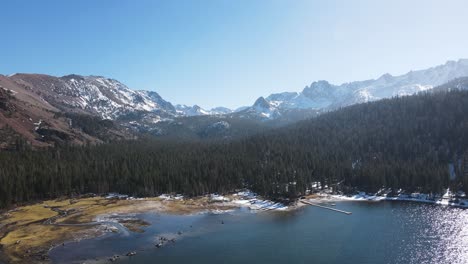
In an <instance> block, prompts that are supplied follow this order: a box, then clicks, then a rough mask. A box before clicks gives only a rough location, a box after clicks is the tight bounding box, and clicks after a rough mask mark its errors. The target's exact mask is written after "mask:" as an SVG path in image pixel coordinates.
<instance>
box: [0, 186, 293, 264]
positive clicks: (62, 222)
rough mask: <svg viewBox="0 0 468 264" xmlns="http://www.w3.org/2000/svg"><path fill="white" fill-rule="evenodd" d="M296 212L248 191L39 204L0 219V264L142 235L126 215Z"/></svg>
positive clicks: (46, 258)
mask: <svg viewBox="0 0 468 264" xmlns="http://www.w3.org/2000/svg"><path fill="white" fill-rule="evenodd" d="M296 207H297V206H295V205H292V206H285V205H283V204H281V203H277V202H273V201H270V200H266V199H262V198H261V197H260V196H258V195H256V194H255V193H253V192H251V191H249V190H245V191H242V192H237V193H231V194H228V195H225V196H223V195H218V194H210V195H205V196H200V197H193V198H185V197H183V196H182V195H167V194H163V195H160V196H159V197H147V198H133V197H129V196H126V195H120V194H109V195H107V196H105V197H102V196H95V195H93V196H91V197H89V196H85V197H83V198H71V199H70V198H66V199H64V198H61V199H56V200H48V201H42V202H38V203H34V204H28V205H24V206H20V207H16V208H13V209H11V210H8V211H5V212H3V213H2V214H0V263H1V261H6V263H50V259H49V252H50V251H51V250H53V249H54V248H56V247H58V246H60V245H64V243H70V242H77V241H80V240H83V239H90V238H96V237H99V236H102V235H106V234H108V233H112V232H122V230H124V231H125V232H144V229H142V227H144V226H147V225H149V223H145V222H144V221H141V219H127V218H125V215H129V214H139V213H146V212H154V213H162V214H173V215H191V214H204V213H214V214H220V213H228V212H230V211H232V210H235V209H239V208H247V209H249V210H251V211H252V212H254V213H257V212H265V211H287V210H294V209H295V208H296ZM119 216H122V217H119ZM1 257H3V258H1Z"/></svg>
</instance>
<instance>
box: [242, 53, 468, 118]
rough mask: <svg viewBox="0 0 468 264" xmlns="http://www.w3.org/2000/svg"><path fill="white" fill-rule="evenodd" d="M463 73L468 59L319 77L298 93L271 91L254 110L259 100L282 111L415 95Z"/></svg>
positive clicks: (274, 109)
mask: <svg viewBox="0 0 468 264" xmlns="http://www.w3.org/2000/svg"><path fill="white" fill-rule="evenodd" d="M463 76H468V59H459V60H457V61H447V62H446V63H445V64H442V65H439V66H435V67H431V68H428V69H424V70H416V71H409V72H408V73H406V74H403V75H399V76H393V75H391V74H390V73H386V74H383V75H382V76H380V77H379V78H378V79H370V80H364V81H355V82H349V83H343V84H340V85H334V84H331V83H329V82H328V81H326V80H319V81H315V82H313V83H311V84H310V85H309V86H306V87H305V88H304V89H303V90H302V92H300V93H298V94H294V93H287V92H286V93H276V94H271V95H270V96H268V97H266V98H263V97H261V98H262V99H263V100H261V98H259V99H257V101H256V102H255V103H254V105H253V106H252V107H251V111H254V110H255V108H256V107H257V105H259V104H261V105H263V106H264V108H265V107H266V106H267V105H269V106H270V111H277V112H278V113H280V114H281V113H284V112H285V111H291V110H307V109H310V110H313V111H328V110H333V109H337V108H340V107H343V106H348V105H351V104H356V103H364V102H369V101H375V100H379V99H383V98H390V97H394V96H405V95H412V94H415V93H418V92H421V91H426V90H429V89H432V88H433V87H435V86H438V85H441V84H443V83H446V82H448V81H450V80H453V79H456V78H459V77H463ZM259 100H260V101H259ZM278 116H279V115H278Z"/></svg>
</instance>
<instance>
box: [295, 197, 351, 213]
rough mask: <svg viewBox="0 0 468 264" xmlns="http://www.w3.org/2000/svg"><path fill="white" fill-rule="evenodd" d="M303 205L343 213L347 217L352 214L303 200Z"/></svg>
mask: <svg viewBox="0 0 468 264" xmlns="http://www.w3.org/2000/svg"><path fill="white" fill-rule="evenodd" d="M301 203H303V204H307V205H311V206H316V207H320V208H323V209H328V210H332V211H335V212H338V213H342V214H347V215H350V214H352V213H351V212H346V211H343V210H338V209H335V208H331V207H327V206H323V205H319V204H316V203H311V202H309V201H304V200H301Z"/></svg>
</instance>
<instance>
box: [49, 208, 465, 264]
mask: <svg viewBox="0 0 468 264" xmlns="http://www.w3.org/2000/svg"><path fill="white" fill-rule="evenodd" d="M336 208H337V209H342V210H345V211H351V212H352V215H345V214H341V213H337V212H333V211H329V210H325V209H321V208H316V207H311V206H304V207H302V208H300V209H298V210H295V211H290V212H272V211H270V212H259V213H251V212H249V211H247V210H236V211H234V212H230V213H226V214H198V215H191V216H175V215H162V214H155V213H147V214H142V215H139V217H141V218H144V219H145V220H147V221H148V222H151V223H152V225H151V226H149V227H147V228H145V232H144V233H132V232H128V233H118V234H109V235H106V236H103V237H100V238H96V239H89V240H84V241H81V242H77V243H69V244H66V245H65V246H64V247H58V248H57V249H55V250H53V251H52V252H51V258H52V261H53V263H83V262H84V261H85V260H86V259H95V258H101V259H102V258H103V257H105V256H112V255H115V254H118V255H125V253H127V252H129V251H136V252H137V255H136V256H133V257H130V258H121V259H119V260H118V261H117V262H116V263H133V264H141V263H195V264H196V263H372V264H374V263H405V264H406V263H410V264H411V263H415V264H416V263H459V264H461V263H468V210H463V209H457V208H448V207H442V206H436V205H429V204H420V203H410V202H388V201H385V202H375V203H367V202H337V203H336ZM223 223H224V224H223ZM179 231H180V232H181V234H178V232H179ZM161 235H162V236H167V237H175V238H176V242H175V243H167V244H166V245H165V246H163V247H162V248H156V247H155V246H154V245H155V244H156V243H157V242H156V241H158V237H159V236H161Z"/></svg>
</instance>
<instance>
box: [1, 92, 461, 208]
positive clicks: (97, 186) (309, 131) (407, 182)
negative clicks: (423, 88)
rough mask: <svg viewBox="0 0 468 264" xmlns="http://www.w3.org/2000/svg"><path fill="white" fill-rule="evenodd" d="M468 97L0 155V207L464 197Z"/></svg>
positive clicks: (426, 98) (420, 99) (391, 102)
mask: <svg viewBox="0 0 468 264" xmlns="http://www.w3.org/2000/svg"><path fill="white" fill-rule="evenodd" d="M467 132H468V92H466V91H457V90H454V91H450V92H431V93H423V94H419V95H415V96H406V97H397V98H392V99H385V100H381V101H378V102H371V103H364V104H359V105H354V106H350V107H346V108H343V109H340V110H337V111H334V112H329V113H324V114H322V115H319V116H318V117H316V118H312V119H310V120H306V121H302V122H299V123H296V124H293V125H290V126H287V127H284V128H280V129H275V130H271V131H268V132H263V133H261V134H257V135H254V136H250V137H246V138H242V139H236V140H232V141H225V142H197V141H193V142H190V141H185V142H176V141H162V140H158V139H154V138H144V139H142V140H134V141H122V142H118V143H108V144H101V145H95V146H61V147H55V148H47V149H31V148H29V147H28V145H27V144H25V143H24V142H18V143H17V144H18V147H17V150H14V151H3V152H1V153H0V207H2V208H5V207H8V206H10V205H13V204H18V203H25V202H28V201H35V200H43V199H51V198H55V197H58V196H64V195H65V196H67V195H72V194H82V193H98V194H99V193H106V192H118V193H123V194H128V195H132V196H139V197H141V196H156V195H159V194H161V193H181V194H184V195H187V196H196V195H203V194H208V193H227V192H231V191H234V190H236V189H240V188H249V189H251V190H253V191H254V192H256V193H258V194H260V195H262V196H265V197H269V198H297V197H300V196H301V195H304V194H305V193H306V191H307V190H310V189H312V185H313V184H316V183H317V182H319V183H320V186H329V187H331V186H332V187H333V188H334V189H335V190H336V191H342V192H345V193H346V192H352V191H354V190H356V189H359V190H362V191H368V192H372V191H377V190H379V189H381V188H383V187H385V188H392V189H395V190H396V189H399V188H403V189H405V190H408V191H419V192H423V193H443V192H444V189H446V188H449V187H450V189H451V190H455V191H456V190H463V191H465V192H468V176H467V172H468V167H467V166H468V152H467V150H468V133H467Z"/></svg>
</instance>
